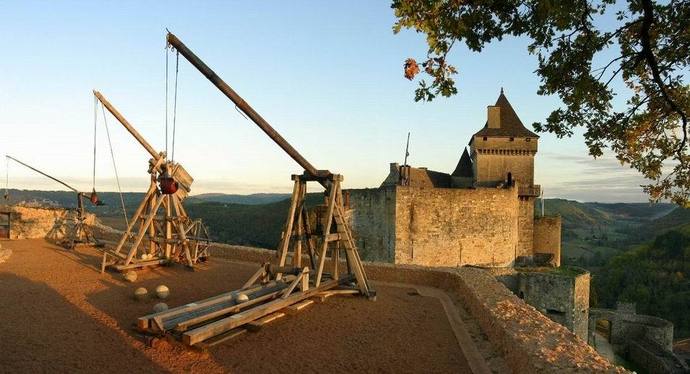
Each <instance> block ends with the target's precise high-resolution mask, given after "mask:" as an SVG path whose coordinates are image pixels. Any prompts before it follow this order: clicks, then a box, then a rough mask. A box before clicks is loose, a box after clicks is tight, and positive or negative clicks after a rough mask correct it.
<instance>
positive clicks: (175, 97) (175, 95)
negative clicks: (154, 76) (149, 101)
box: [170, 52, 180, 161]
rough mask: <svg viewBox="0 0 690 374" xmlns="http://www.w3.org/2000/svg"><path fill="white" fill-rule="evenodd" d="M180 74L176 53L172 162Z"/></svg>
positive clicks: (173, 157)
mask: <svg viewBox="0 0 690 374" xmlns="http://www.w3.org/2000/svg"><path fill="white" fill-rule="evenodd" d="M179 72H180V52H177V56H176V59H175V92H174V94H173V95H174V98H173V133H172V157H171V158H170V159H171V160H172V161H175V130H176V124H177V77H178V76H179Z"/></svg>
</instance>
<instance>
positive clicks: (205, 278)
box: [0, 240, 468, 373]
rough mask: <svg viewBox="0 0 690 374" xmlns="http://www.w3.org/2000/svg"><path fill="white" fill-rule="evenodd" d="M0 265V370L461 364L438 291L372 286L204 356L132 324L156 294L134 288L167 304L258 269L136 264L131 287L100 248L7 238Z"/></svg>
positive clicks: (414, 368)
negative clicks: (150, 340)
mask: <svg viewBox="0 0 690 374" xmlns="http://www.w3.org/2000/svg"><path fill="white" fill-rule="evenodd" d="M2 245H3V247H4V248H8V249H11V250H12V255H11V257H9V258H8V259H7V260H6V262H5V263H3V264H0V372H12V373H19V372H70V373H74V372H120V373H122V372H168V371H173V372H199V373H213V372H232V373H247V372H263V373H274V372H297V371H301V372H322V371H330V372H355V371H356V372H391V373H392V372H395V373H401V372H410V373H411V372H416V373H418V372H424V373H428V372H461V373H462V372H467V371H468V367H467V363H466V361H465V359H464V357H463V355H462V352H461V350H460V348H459V346H458V343H457V340H456V339H455V336H454V335H453V332H452V330H451V328H450V325H449V322H448V319H447V317H446V315H445V314H444V310H443V307H442V305H441V303H440V302H439V300H438V299H436V298H432V297H424V296H420V295H419V294H418V293H417V292H414V291H413V290H408V289H405V288H400V287H388V286H382V285H381V286H378V287H377V291H378V300H377V301H375V302H371V301H367V300H365V299H363V298H357V297H331V298H329V299H327V301H326V302H325V303H320V304H319V303H317V304H314V305H312V306H310V307H309V308H308V309H307V310H305V311H302V312H300V313H299V314H297V315H293V316H288V317H285V318H282V319H280V320H278V321H275V322H273V323H271V324H270V325H269V326H266V327H264V328H263V329H261V330H260V331H258V332H252V333H247V334H244V335H243V336H240V337H238V338H235V339H233V340H230V341H228V342H226V343H223V344H220V345H218V346H215V347H212V348H210V349H209V350H208V351H206V352H202V351H199V350H194V349H190V348H187V347H184V346H183V345H181V344H180V343H177V342H175V341H165V340H164V341H161V342H160V343H159V344H157V345H155V346H154V347H152V348H151V347H147V346H146V345H145V344H144V342H143V340H142V339H141V338H140V337H139V336H138V335H137V333H136V332H135V331H134V330H133V329H132V325H133V323H134V322H135V320H136V318H137V317H140V316H142V315H145V314H148V313H150V312H151V311H152V308H153V305H154V304H156V303H157V302H160V300H158V299H155V298H150V299H148V300H146V301H135V300H134V299H133V297H132V295H133V292H134V289H136V288H137V287H146V288H147V289H148V290H149V292H152V291H153V290H154V289H155V287H156V286H157V285H159V284H165V285H167V286H168V287H169V288H170V289H171V296H170V297H169V298H168V300H166V302H167V303H168V305H170V306H171V307H174V306H178V305H182V304H186V303H189V302H193V301H196V300H199V299H203V298H207V297H210V296H214V295H217V294H219V293H221V292H226V291H229V290H232V289H236V288H238V287H239V286H241V285H242V283H244V281H245V280H246V279H247V278H248V277H249V276H250V275H251V274H252V273H253V272H254V270H255V269H256V265H252V264H241V263H233V262H229V261H227V260H221V259H216V260H214V261H211V262H210V263H208V265H207V266H206V268H205V269H203V270H199V271H195V272H191V271H188V270H185V269H183V268H181V267H165V268H157V269H152V270H149V271H146V272H141V271H140V272H139V279H138V280H137V281H136V282H135V283H129V282H126V281H125V280H124V279H123V277H122V275H121V274H118V273H106V274H103V275H102V274H100V273H99V266H100V256H99V252H98V251H96V250H95V249H92V248H79V249H77V250H76V251H66V250H64V249H62V248H60V247H57V246H54V245H51V244H48V243H46V242H45V241H43V240H21V241H4V242H2Z"/></svg>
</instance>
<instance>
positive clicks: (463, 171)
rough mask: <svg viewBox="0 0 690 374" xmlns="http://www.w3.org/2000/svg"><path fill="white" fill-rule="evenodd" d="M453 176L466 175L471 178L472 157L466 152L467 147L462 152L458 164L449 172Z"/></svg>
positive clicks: (472, 174) (472, 173)
mask: <svg viewBox="0 0 690 374" xmlns="http://www.w3.org/2000/svg"><path fill="white" fill-rule="evenodd" d="M451 175H452V176H454V177H468V178H472V177H473V176H474V172H473V171H472V159H471V158H470V154H469V153H467V148H465V150H464V151H463V152H462V156H461V157H460V161H458V166H456V167H455V171H454V172H453V174H451Z"/></svg>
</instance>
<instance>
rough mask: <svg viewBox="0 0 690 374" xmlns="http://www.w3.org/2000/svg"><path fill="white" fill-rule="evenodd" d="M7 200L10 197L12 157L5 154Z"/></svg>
mask: <svg viewBox="0 0 690 374" xmlns="http://www.w3.org/2000/svg"><path fill="white" fill-rule="evenodd" d="M5 162H6V165H5V196H4V198H5V200H9V199H10V159H9V158H7V156H5Z"/></svg>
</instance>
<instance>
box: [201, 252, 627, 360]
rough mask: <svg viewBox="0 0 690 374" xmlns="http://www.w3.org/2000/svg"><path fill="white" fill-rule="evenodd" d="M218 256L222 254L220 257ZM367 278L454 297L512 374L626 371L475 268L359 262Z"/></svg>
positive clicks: (262, 255)
mask: <svg viewBox="0 0 690 374" xmlns="http://www.w3.org/2000/svg"><path fill="white" fill-rule="evenodd" d="M221 252H222V253H223V254H222V255H221ZM213 253H216V254H217V255H218V256H221V257H224V258H228V259H232V260H239V261H252V259H253V260H255V262H257V263H260V262H262V261H264V260H265V259H269V258H271V257H272V256H273V255H274V253H275V252H274V251H269V250H260V249H253V248H247V247H239V246H228V245H215V244H214V245H213ZM365 269H366V271H367V275H368V277H369V278H370V279H372V280H375V281H385V282H398V283H409V284H418V285H424V286H429V287H436V288H440V289H443V290H445V291H446V292H449V293H452V294H454V295H456V296H457V297H458V298H459V299H460V300H461V301H462V303H463V305H464V306H465V307H466V308H467V309H468V310H469V312H470V313H471V314H472V316H473V317H474V318H476V319H477V321H478V323H479V325H480V326H481V328H482V330H483V332H484V333H485V334H486V335H487V336H488V338H489V340H490V341H491V343H492V344H494V345H495V346H496V348H498V349H499V351H500V352H501V353H502V354H503V356H504V359H505V360H506V362H507V364H508V365H509V366H510V367H511V368H512V370H513V372H514V373H576V372H577V373H626V372H627V371H626V370H625V369H623V368H621V367H618V366H615V365H613V364H611V363H610V362H609V361H607V360H606V359H604V358H603V357H601V356H600V355H599V354H598V353H597V352H596V351H595V350H594V349H593V348H592V347H590V346H589V345H587V343H586V342H585V341H583V340H582V339H580V338H578V337H577V336H576V335H575V334H573V333H572V332H570V331H568V329H566V328H565V327H563V326H561V325H559V324H557V323H555V322H553V321H551V320H550V319H548V318H547V317H546V316H544V315H543V314H541V313H540V312H539V311H538V310H536V309H535V308H533V307H532V306H530V305H528V304H527V303H525V302H524V301H523V300H520V299H519V298H518V297H517V296H515V295H514V294H513V293H512V292H510V290H508V289H507V288H506V287H505V286H503V285H502V284H501V283H500V282H498V281H497V280H496V279H495V278H494V277H493V276H492V275H491V274H490V273H489V272H487V271H485V270H482V269H478V268H469V267H462V268H427V267H422V266H415V265H393V264H382V263H371V262H368V263H365Z"/></svg>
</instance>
